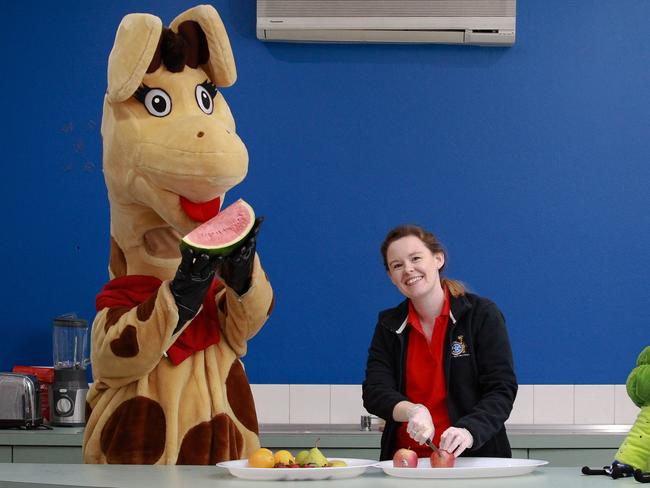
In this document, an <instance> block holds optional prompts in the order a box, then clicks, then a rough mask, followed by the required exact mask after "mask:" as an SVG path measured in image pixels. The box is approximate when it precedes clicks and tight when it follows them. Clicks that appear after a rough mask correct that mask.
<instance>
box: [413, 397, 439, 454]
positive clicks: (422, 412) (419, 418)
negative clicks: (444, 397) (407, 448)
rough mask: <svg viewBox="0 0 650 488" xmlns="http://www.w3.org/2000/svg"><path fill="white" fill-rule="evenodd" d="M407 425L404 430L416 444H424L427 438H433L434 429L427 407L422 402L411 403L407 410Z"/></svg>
mask: <svg viewBox="0 0 650 488" xmlns="http://www.w3.org/2000/svg"><path fill="white" fill-rule="evenodd" d="M407 416H408V425H407V426H406V432H407V433H408V435H410V436H411V438H412V439H413V440H414V441H415V442H417V443H418V444H420V445H422V444H424V443H425V442H426V441H427V439H431V438H433V434H435V432H436V429H435V427H434V426H433V420H431V414H430V413H429V409H427V407H425V406H424V405H422V404H419V403H418V404H416V405H413V406H412V407H411V408H409V409H408V411H407Z"/></svg>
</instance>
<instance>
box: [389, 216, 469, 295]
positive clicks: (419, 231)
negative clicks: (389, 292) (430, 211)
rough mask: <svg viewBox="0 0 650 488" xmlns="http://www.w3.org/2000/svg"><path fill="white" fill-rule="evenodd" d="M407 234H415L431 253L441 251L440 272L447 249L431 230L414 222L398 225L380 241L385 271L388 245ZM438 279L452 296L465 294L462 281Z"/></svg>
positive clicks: (442, 268) (443, 266)
mask: <svg viewBox="0 0 650 488" xmlns="http://www.w3.org/2000/svg"><path fill="white" fill-rule="evenodd" d="M407 236H415V237H417V238H418V239H420V240H421V241H422V243H423V244H424V245H425V246H426V247H427V248H428V249H429V251H431V253H432V254H438V253H442V255H443V256H444V257H445V262H444V264H443V265H442V267H441V268H440V272H441V273H442V271H443V270H444V269H445V265H446V264H447V251H445V248H444V247H443V246H442V243H441V242H440V241H439V240H438V238H437V237H436V236H434V235H433V234H432V233H431V232H429V231H427V230H425V229H423V228H422V227H420V226H419V225H414V224H406V225H398V226H397V227H395V228H394V229H392V230H390V231H389V232H388V234H387V235H386V238H385V239H384V242H382V243H381V255H382V257H383V259H384V268H386V271H388V261H387V260H386V254H387V253H388V246H390V245H391V244H392V243H393V242H395V241H396V240H398V239H401V238H402V237H407ZM440 281H441V283H442V285H446V286H447V288H448V289H449V293H451V294H452V295H453V296H455V297H457V296H460V295H464V294H465V291H466V288H465V285H463V283H461V282H460V281H458V280H452V279H449V278H442V279H441V280H440Z"/></svg>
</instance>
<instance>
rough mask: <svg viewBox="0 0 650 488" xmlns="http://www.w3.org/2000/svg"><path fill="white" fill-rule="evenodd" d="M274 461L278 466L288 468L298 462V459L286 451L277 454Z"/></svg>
mask: <svg viewBox="0 0 650 488" xmlns="http://www.w3.org/2000/svg"><path fill="white" fill-rule="evenodd" d="M273 460H274V461H275V465H276V466H277V465H278V464H281V465H284V466H288V465H289V464H294V463H295V462H296V458H294V457H293V454H291V453H290V452H289V451H286V450H284V449H282V450H281V451H278V452H276V453H275V456H273Z"/></svg>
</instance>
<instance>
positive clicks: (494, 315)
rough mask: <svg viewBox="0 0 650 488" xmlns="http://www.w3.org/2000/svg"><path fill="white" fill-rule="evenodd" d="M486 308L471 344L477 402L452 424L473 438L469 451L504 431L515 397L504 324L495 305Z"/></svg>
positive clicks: (512, 369)
mask: <svg viewBox="0 0 650 488" xmlns="http://www.w3.org/2000/svg"><path fill="white" fill-rule="evenodd" d="M485 306H486V310H485V312H484V314H483V317H482V319H480V320H481V323H480V325H479V327H478V329H477V332H476V338H475V340H474V344H475V352H474V354H475V358H476V364H477V368H478V387H479V389H480V400H479V401H478V403H477V404H476V405H475V406H474V408H473V409H472V411H471V412H470V413H469V414H468V415H465V416H464V417H461V418H460V419H458V421H457V422H456V423H455V427H462V428H465V429H467V430H469V431H470V433H471V434H472V436H473V437H474V444H473V446H472V450H475V449H479V448H480V447H481V446H482V445H483V444H484V443H485V442H486V441H487V440H488V439H490V438H492V437H493V436H494V435H495V434H496V433H497V432H499V430H501V429H502V428H503V425H504V423H505V421H506V420H507V419H508V417H509V416H510V412H511V411H512V405H513V403H514V401H515V396H516V394H517V379H516V377H515V372H514V368H513V362H512V350H511V348H510V340H509V339H508V332H507V330H506V326H505V320H504V318H503V315H502V314H501V312H500V311H499V309H498V308H497V307H496V305H494V304H493V303H491V302H490V303H489V304H487V305H485Z"/></svg>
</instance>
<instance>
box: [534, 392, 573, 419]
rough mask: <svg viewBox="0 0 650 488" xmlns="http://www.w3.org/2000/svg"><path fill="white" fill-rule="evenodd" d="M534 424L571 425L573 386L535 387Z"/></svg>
mask: <svg viewBox="0 0 650 488" xmlns="http://www.w3.org/2000/svg"><path fill="white" fill-rule="evenodd" d="M533 389H534V395H535V404H534V407H533V423H534V424H572V423H574V422H573V416H574V415H573V405H574V402H573V395H574V393H573V390H574V386H573V385H535V386H534V387H533Z"/></svg>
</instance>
